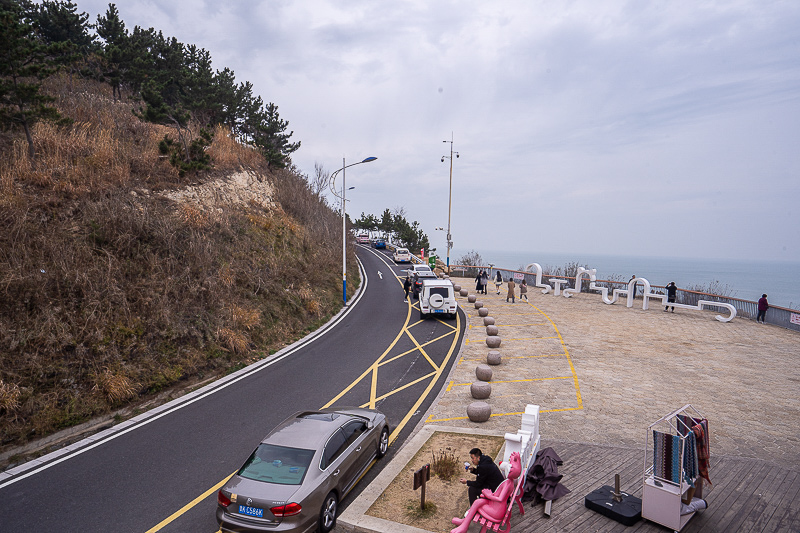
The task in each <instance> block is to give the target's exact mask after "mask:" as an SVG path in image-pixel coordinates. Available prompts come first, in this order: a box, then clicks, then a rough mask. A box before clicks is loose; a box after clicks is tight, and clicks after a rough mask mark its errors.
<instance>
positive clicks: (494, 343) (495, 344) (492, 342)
mask: <svg viewBox="0 0 800 533" xmlns="http://www.w3.org/2000/svg"><path fill="white" fill-rule="evenodd" d="M486 346H488V347H489V348H499V347H500V337H486Z"/></svg>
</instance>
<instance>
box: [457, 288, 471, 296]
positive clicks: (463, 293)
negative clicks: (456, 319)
mask: <svg viewBox="0 0 800 533" xmlns="http://www.w3.org/2000/svg"><path fill="white" fill-rule="evenodd" d="M458 294H460V295H461V296H466V295H467V294H469V291H468V290H467V289H461V290H460V291H458Z"/></svg>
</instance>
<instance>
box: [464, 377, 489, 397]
mask: <svg viewBox="0 0 800 533" xmlns="http://www.w3.org/2000/svg"><path fill="white" fill-rule="evenodd" d="M469 392H470V394H472V397H473V398H475V399H476V400H485V399H486V398H488V397H489V396H491V395H492V385H491V383H487V382H485V381H476V382H475V383H473V384H472V385H470V386H469Z"/></svg>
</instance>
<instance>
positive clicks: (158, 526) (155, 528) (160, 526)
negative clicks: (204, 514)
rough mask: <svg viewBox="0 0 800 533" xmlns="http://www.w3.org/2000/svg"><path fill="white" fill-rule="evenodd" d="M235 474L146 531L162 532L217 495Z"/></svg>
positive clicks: (149, 532)
mask: <svg viewBox="0 0 800 533" xmlns="http://www.w3.org/2000/svg"><path fill="white" fill-rule="evenodd" d="M235 473H236V472H232V473H231V475H230V476H228V477H226V478H225V479H223V480H222V481H220V482H219V483H217V484H216V485H214V486H213V487H211V488H210V489H208V490H207V491H205V492H204V493H203V494H201V495H200V496H198V497H197V498H195V499H194V500H192V501H190V502H189V503H187V504H186V505H184V506H183V507H181V508H180V509H178V510H177V511H175V512H174V513H172V514H171V515H169V516H168V517H167V518H165V519H164V520H162V521H161V522H159V523H158V524H156V525H155V526H153V527H151V528H150V529H148V530H147V531H146V533H155V532H156V531H161V530H162V529H163V528H164V527H165V526H167V525H168V524H170V523H171V522H172V521H173V520H175V519H176V518H178V517H179V516H181V515H182V514H183V513H185V512H186V511H188V510H189V509H191V508H192V507H194V506H195V505H197V504H198V503H200V502H201V501H203V500H205V499H206V498H208V496H209V495H211V494H213V493H215V492H216V491H218V490H219V489H220V488H222V486H223V485H224V484H225V483H227V482H228V480H229V479H230V478H231V476H232V475H233V474H235Z"/></svg>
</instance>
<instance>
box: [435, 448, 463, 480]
mask: <svg viewBox="0 0 800 533" xmlns="http://www.w3.org/2000/svg"><path fill="white" fill-rule="evenodd" d="M431 455H432V456H433V460H432V461H431V472H432V473H433V475H434V476H438V477H439V478H441V479H443V480H445V481H447V480H450V479H452V478H453V477H455V476H457V475H458V474H459V473H460V472H461V470H462V468H463V467H462V466H461V463H460V462H459V460H458V457H456V454H455V452H454V451H453V450H451V449H450V448H445V449H444V450H439V451H438V452H431Z"/></svg>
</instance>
